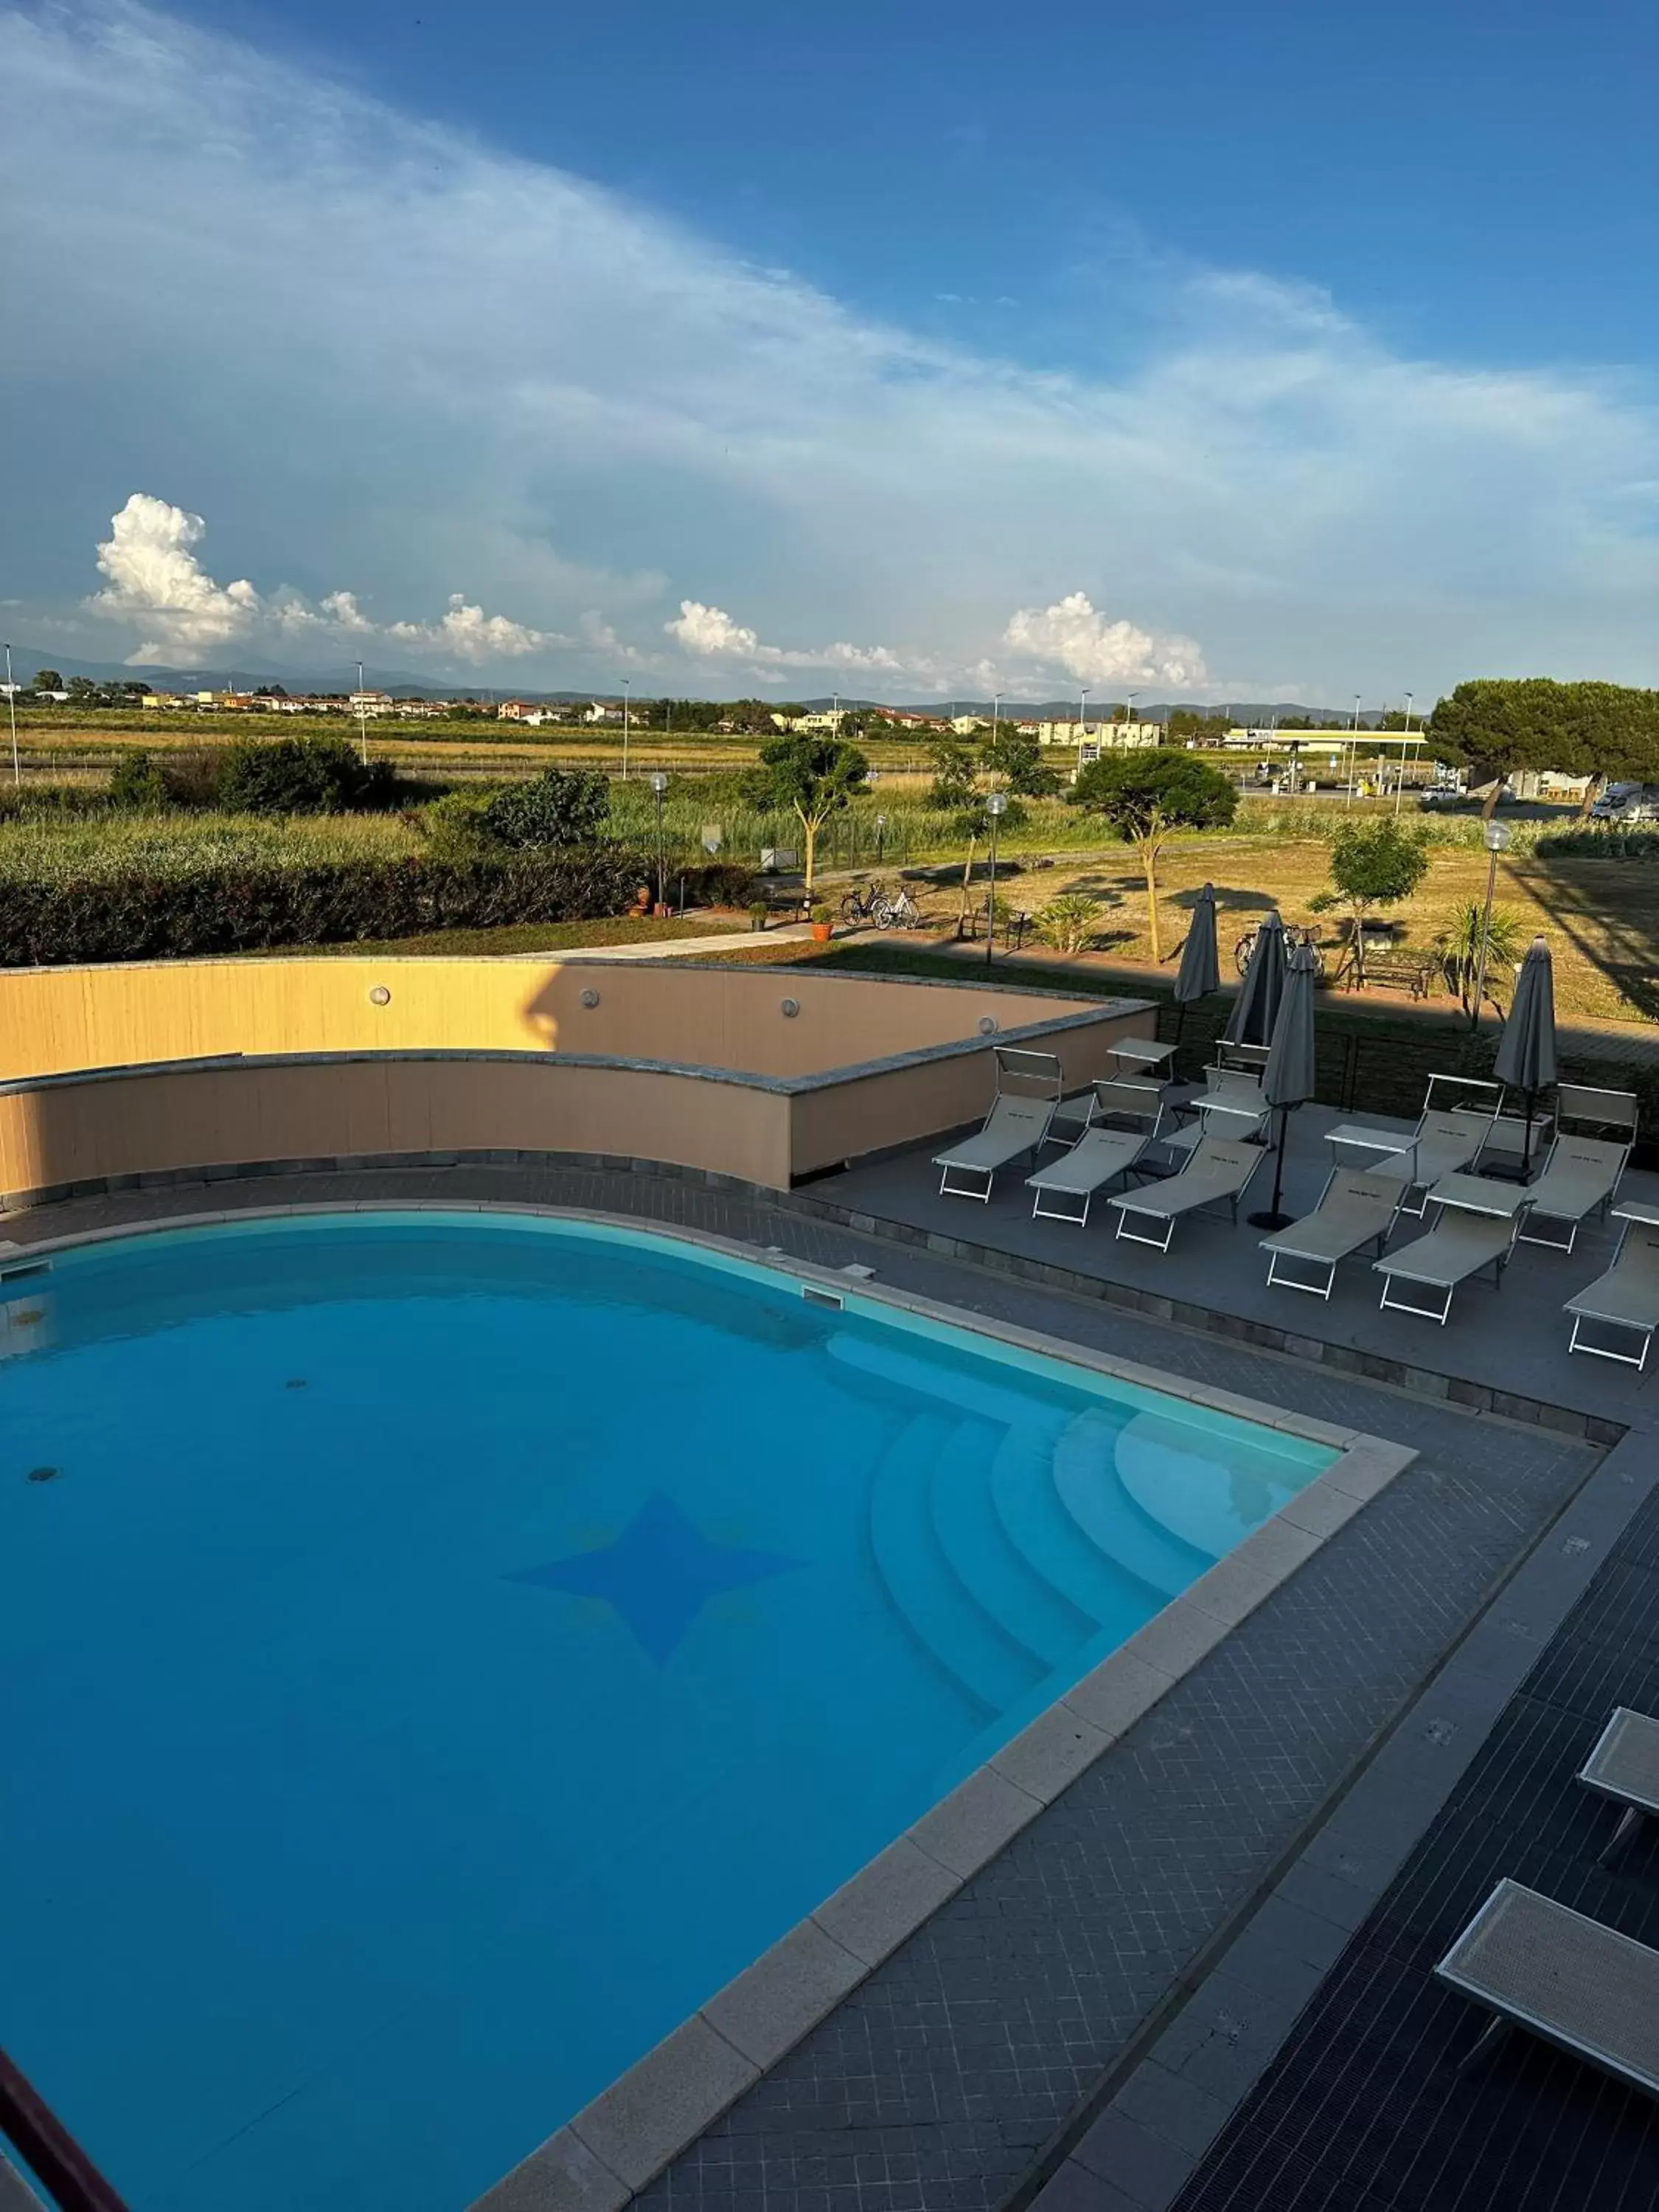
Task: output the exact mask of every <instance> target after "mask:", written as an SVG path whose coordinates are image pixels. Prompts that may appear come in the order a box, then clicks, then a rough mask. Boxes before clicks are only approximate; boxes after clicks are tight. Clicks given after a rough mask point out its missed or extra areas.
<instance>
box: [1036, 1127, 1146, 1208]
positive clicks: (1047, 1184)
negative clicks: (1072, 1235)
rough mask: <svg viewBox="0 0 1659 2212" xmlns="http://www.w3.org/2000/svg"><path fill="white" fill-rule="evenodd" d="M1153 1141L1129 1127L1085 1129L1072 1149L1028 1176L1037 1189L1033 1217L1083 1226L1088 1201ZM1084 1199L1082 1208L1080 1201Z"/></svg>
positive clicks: (1132, 1163) (1137, 1157)
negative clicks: (1071, 1222) (1079, 1204)
mask: <svg viewBox="0 0 1659 2212" xmlns="http://www.w3.org/2000/svg"><path fill="white" fill-rule="evenodd" d="M1151 1141H1152V1139H1150V1137H1148V1136H1146V1135H1144V1134H1140V1133H1137V1132H1135V1131H1133V1130H1129V1129H1103V1128H1101V1127H1095V1128H1092V1129H1085V1131H1084V1133H1083V1134H1082V1135H1081V1136H1080V1137H1079V1139H1078V1140H1077V1142H1076V1144H1074V1145H1073V1147H1072V1149H1071V1151H1070V1152H1062V1153H1061V1155H1060V1158H1059V1159H1057V1160H1050V1161H1049V1163H1048V1166H1047V1167H1046V1168H1039V1169H1038V1170H1037V1171H1036V1174H1035V1175H1033V1176H1026V1178H1025V1188H1026V1189H1027V1190H1030V1191H1035V1192H1036V1197H1035V1198H1034V1199H1033V1200H1032V1201H1031V1218H1032V1220H1033V1221H1036V1220H1039V1219H1042V1220H1046V1221H1074V1222H1075V1223H1076V1224H1077V1225H1078V1227H1079V1229H1081V1228H1082V1227H1083V1226H1084V1225H1085V1224H1086V1223H1087V1221H1088V1218H1089V1205H1090V1201H1091V1200H1092V1199H1093V1197H1094V1195H1095V1194H1096V1193H1097V1191H1098V1190H1101V1189H1102V1188H1104V1186H1105V1185H1106V1184H1107V1183H1109V1182H1112V1181H1113V1180H1114V1179H1115V1177H1116V1176H1121V1175H1127V1173H1128V1172H1129V1170H1130V1169H1131V1168H1132V1167H1133V1166H1134V1164H1135V1163H1136V1161H1137V1160H1139V1158H1140V1156H1141V1154H1142V1153H1143V1152H1145V1151H1146V1147H1147V1146H1148V1144H1149V1143H1150V1142H1151ZM1078 1200H1082V1206H1081V1208H1080V1209H1079V1206H1078V1203H1077V1201H1078Z"/></svg>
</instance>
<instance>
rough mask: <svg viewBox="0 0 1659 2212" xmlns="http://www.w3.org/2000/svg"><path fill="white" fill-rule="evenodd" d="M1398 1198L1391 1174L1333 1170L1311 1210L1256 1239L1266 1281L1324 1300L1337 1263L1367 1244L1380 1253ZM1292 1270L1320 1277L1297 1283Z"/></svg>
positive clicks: (1329, 1292)
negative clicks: (1264, 1256) (1264, 1262)
mask: <svg viewBox="0 0 1659 2212" xmlns="http://www.w3.org/2000/svg"><path fill="white" fill-rule="evenodd" d="M1400 1199H1401V1185H1400V1181H1399V1178H1398V1177H1397V1176H1384V1175H1370V1174H1362V1173H1361V1172H1360V1171H1359V1170H1358V1169H1355V1168H1334V1169H1333V1170H1332V1171H1331V1173H1330V1174H1329V1175H1328V1176H1327V1177H1326V1179H1325V1188H1324V1189H1323V1190H1322V1192H1321V1193H1320V1194H1319V1203H1318V1205H1317V1206H1315V1208H1314V1210H1313V1212H1311V1213H1307V1214H1304V1216H1303V1217H1302V1218H1301V1220H1300V1221H1293V1222H1292V1223H1291V1225H1290V1227H1289V1228H1288V1229H1281V1230H1279V1231H1278V1232H1277V1234H1276V1235H1274V1236H1272V1237H1263V1238H1262V1240H1261V1249H1262V1250H1263V1251H1264V1252H1265V1253H1266V1254H1267V1280H1268V1281H1269V1282H1270V1283H1275V1284H1278V1285H1279V1286H1280V1287H1281V1288H1282V1289H1284V1290H1287V1291H1312V1292H1313V1294H1314V1295H1315V1297H1322V1298H1328V1297H1329V1296H1330V1294H1331V1290H1332V1287H1333V1285H1334V1283H1335V1281H1336V1270H1337V1266H1338V1263H1339V1262H1340V1261H1343V1260H1346V1259H1347V1258H1349V1257H1350V1256H1351V1255H1352V1254H1353V1253H1355V1252H1358V1251H1361V1250H1363V1249H1364V1247H1365V1246H1366V1245H1367V1244H1370V1243H1375V1244H1376V1249H1377V1255H1378V1257H1379V1258H1380V1257H1381V1256H1382V1251H1383V1245H1384V1244H1385V1243H1387V1241H1388V1235H1389V1230H1390V1229H1392V1228H1393V1226H1394V1224H1395V1216H1396V1214H1397V1213H1398V1212H1399V1210H1400ZM1297 1269H1301V1270H1304V1271H1305V1273H1309V1274H1311V1275H1316V1276H1317V1277H1319V1278H1320V1279H1318V1280H1316V1281H1313V1282H1299V1281H1298V1280H1297Z"/></svg>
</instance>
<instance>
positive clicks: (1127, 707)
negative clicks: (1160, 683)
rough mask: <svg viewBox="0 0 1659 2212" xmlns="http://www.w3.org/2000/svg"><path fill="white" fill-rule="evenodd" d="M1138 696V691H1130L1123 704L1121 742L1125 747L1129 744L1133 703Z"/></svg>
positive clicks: (1133, 715)
mask: <svg viewBox="0 0 1659 2212" xmlns="http://www.w3.org/2000/svg"><path fill="white" fill-rule="evenodd" d="M1139 696H1140V694H1139V692H1138V691H1131V692H1130V693H1129V695H1128V696H1127V698H1126V699H1125V700H1124V702H1123V742H1124V744H1126V745H1127V744H1128V742H1129V725H1130V723H1131V722H1133V720H1134V718H1135V701H1136V700H1137V699H1138V698H1139Z"/></svg>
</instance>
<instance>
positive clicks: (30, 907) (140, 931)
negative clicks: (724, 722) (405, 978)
mask: <svg viewBox="0 0 1659 2212" xmlns="http://www.w3.org/2000/svg"><path fill="white" fill-rule="evenodd" d="M650 880H651V866H650V863H649V862H648V861H646V860H641V857H640V856H639V855H638V854H635V853H629V852H627V851H625V850H623V848H620V847H617V846H614V845H600V846H594V847H591V848H580V849H577V848H568V849H566V850H564V851H562V852H556V853H542V854H527V855H526V856H525V857H524V858H522V859H513V860H424V859H411V860H349V861H342V862H339V863H337V864H335V865H333V866H323V867H307V868H258V869H254V868H222V869H204V871H203V872H201V873H200V874H199V875H191V876H184V877H174V876H151V875H134V876H124V877H118V878H114V879H113V880H110V879H107V878H105V879H100V880H98V881H82V882H67V883H51V882H27V881H25V882H7V883H4V884H0V966H3V967H7V968H24V967H27V968H33V967H52V966H58V965H62V964H64V963H70V962H83V961H98V960H158V959H168V958H178V957H185V956H188V955H199V954H204V953H219V952H249V951H259V950H261V949H262V948H264V946H267V945H334V944H349V943H350V942H351V941H352V940H353V939H371V940H379V939H388V938H398V937H415V936H424V935H427V934H428V933H431V932H433V931H435V930H441V929H490V928H494V927H498V926H500V925H501V924H504V923H509V922H523V921H592V920H593V919H595V918H596V917H598V916H599V915H613V914H621V913H623V912H624V911H625V910H626V908H628V907H629V904H630V903H631V902H632V900H633V897H634V894H635V890H636V888H637V887H638V886H639V885H640V884H645V883H648V882H649V881H650Z"/></svg>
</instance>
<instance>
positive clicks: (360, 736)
mask: <svg viewBox="0 0 1659 2212" xmlns="http://www.w3.org/2000/svg"><path fill="white" fill-rule="evenodd" d="M357 747H358V750H359V751H360V752H361V753H362V758H363V766H364V767H365V768H367V767H368V700H367V699H365V698H364V696H363V664H362V661H361V660H360V661H359V662H358V663H357Z"/></svg>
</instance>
